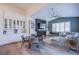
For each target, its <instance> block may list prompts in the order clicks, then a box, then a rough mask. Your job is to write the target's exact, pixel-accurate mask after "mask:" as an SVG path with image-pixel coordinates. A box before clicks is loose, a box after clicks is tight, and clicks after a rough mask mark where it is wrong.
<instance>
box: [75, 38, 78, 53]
mask: <svg viewBox="0 0 79 59" xmlns="http://www.w3.org/2000/svg"><path fill="white" fill-rule="evenodd" d="M74 48H76V50H77V52H78V40H77V39H75V40H74Z"/></svg>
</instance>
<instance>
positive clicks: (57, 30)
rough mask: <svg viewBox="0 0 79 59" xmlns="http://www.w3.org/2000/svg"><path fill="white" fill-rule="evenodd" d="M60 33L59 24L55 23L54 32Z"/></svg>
mask: <svg viewBox="0 0 79 59" xmlns="http://www.w3.org/2000/svg"><path fill="white" fill-rule="evenodd" d="M59 31H60V23H56V32H59Z"/></svg>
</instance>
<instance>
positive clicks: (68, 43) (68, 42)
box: [66, 39, 70, 51]
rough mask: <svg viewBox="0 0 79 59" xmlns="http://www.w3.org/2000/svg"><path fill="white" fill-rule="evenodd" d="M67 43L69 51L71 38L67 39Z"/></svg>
mask: <svg viewBox="0 0 79 59" xmlns="http://www.w3.org/2000/svg"><path fill="white" fill-rule="evenodd" d="M66 44H67V46H66V48H67V51H68V50H69V49H70V41H69V39H67V41H66Z"/></svg>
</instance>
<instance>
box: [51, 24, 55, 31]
mask: <svg viewBox="0 0 79 59" xmlns="http://www.w3.org/2000/svg"><path fill="white" fill-rule="evenodd" d="M55 28H56V24H53V25H52V31H53V32H55Z"/></svg>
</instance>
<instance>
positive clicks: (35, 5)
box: [10, 3, 46, 10]
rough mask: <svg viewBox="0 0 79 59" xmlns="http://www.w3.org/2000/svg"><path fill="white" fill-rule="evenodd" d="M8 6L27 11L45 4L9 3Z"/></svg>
mask: <svg viewBox="0 0 79 59" xmlns="http://www.w3.org/2000/svg"><path fill="white" fill-rule="evenodd" d="M10 5H12V6H15V7H17V8H20V9H23V10H28V9H29V8H33V7H42V6H45V5H46V4H45V3H11V4H10Z"/></svg>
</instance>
